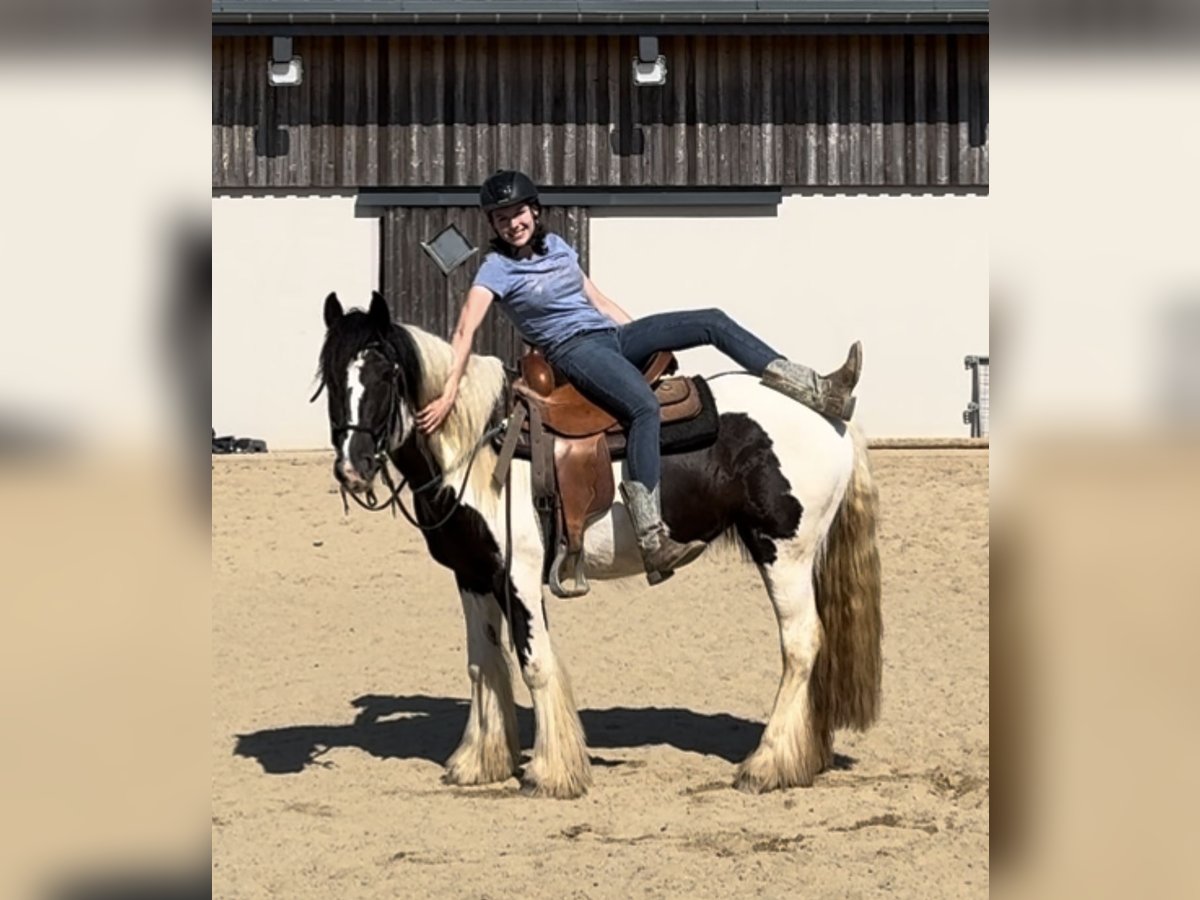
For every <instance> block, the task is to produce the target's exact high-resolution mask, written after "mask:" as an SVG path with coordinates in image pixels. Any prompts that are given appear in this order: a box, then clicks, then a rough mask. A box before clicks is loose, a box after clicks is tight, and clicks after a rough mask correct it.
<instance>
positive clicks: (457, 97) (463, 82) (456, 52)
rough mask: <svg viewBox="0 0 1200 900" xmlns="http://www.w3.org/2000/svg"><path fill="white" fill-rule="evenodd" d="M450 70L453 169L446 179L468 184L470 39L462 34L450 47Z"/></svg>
mask: <svg viewBox="0 0 1200 900" xmlns="http://www.w3.org/2000/svg"><path fill="white" fill-rule="evenodd" d="M447 58H448V59H449V60H450V71H449V74H448V75H447V79H448V82H449V85H450V88H449V89H450V91H451V102H450V121H449V123H448V127H449V129H450V147H451V150H450V172H449V173H448V175H447V183H448V184H455V185H460V186H461V185H468V184H471V183H472V180H473V179H472V178H471V144H470V134H471V132H470V127H471V126H470V124H469V122H470V113H469V112H468V110H467V78H468V68H467V39H466V37H464V36H463V35H461V34H460V35H457V36H455V37H454V38H453V40H452V43H451V46H450V47H449V48H448V51H447Z"/></svg>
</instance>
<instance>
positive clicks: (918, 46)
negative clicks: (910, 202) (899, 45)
mask: <svg viewBox="0 0 1200 900" xmlns="http://www.w3.org/2000/svg"><path fill="white" fill-rule="evenodd" d="M927 52H928V49H927V46H926V39H925V36H924V35H917V36H916V37H914V38H913V40H912V89H913V125H912V148H913V149H912V183H913V184H920V185H925V184H929V140H928V132H929V122H928V120H929V106H928V103H927V97H926V94H927V92H928V84H927V77H926V68H927V67H926V54H927Z"/></svg>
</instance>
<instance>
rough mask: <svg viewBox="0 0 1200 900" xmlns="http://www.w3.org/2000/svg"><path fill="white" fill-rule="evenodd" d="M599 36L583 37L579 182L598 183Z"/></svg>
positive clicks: (600, 137) (599, 129) (599, 138)
mask: <svg viewBox="0 0 1200 900" xmlns="http://www.w3.org/2000/svg"><path fill="white" fill-rule="evenodd" d="M599 54H600V47H599V38H597V37H596V35H594V34H589V35H588V36H587V37H585V38H584V39H583V60H584V62H583V71H584V77H583V84H582V85H581V89H582V91H581V92H582V94H583V125H582V128H583V132H584V134H583V171H582V172H581V173H580V178H579V183H580V184H597V183H599V175H598V172H599V168H600V146H599V144H600V141H601V140H602V139H603V138H602V135H601V131H602V127H601V125H600V124H599V122H598V117H599V115H600V110H599V104H598V98H599V96H600V84H599V80H598V79H599V69H600V63H599Z"/></svg>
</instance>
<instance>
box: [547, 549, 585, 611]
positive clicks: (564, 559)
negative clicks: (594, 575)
mask: <svg viewBox="0 0 1200 900" xmlns="http://www.w3.org/2000/svg"><path fill="white" fill-rule="evenodd" d="M563 566H569V568H570V570H571V574H570V577H571V580H572V581H574V582H575V586H574V587H567V586H566V585H564V584H563V582H562V570H563ZM591 589H592V586H591V585H590V584H588V580H587V573H586V572H585V571H584V567H583V553H582V552H580V553H571V552H569V551H568V550H567V542H566V541H560V542H559V545H558V552H557V553H555V554H554V562H552V563H550V592H551V593H552V594H554V596H555V597H561V598H562V599H564V600H571V599H573V598H575V597H582V596H583V595H584V594H586V593H587V592H588V591H590V590H591Z"/></svg>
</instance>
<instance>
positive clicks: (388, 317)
mask: <svg viewBox="0 0 1200 900" xmlns="http://www.w3.org/2000/svg"><path fill="white" fill-rule="evenodd" d="M367 318H368V319H369V320H370V322H371V324H372V325H373V326H374V327H375V330H376V331H379V332H383V333H385V334H386V333H387V332H388V331H389V330H391V327H392V312H391V310H389V309H388V305H387V301H386V300H384V299H383V294H381V293H379V291H371V306H370V308H369V309H368V310H367Z"/></svg>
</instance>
